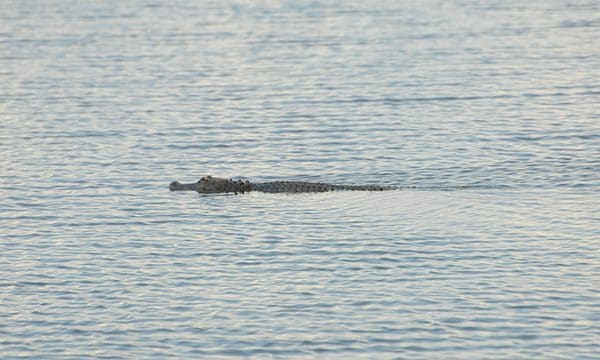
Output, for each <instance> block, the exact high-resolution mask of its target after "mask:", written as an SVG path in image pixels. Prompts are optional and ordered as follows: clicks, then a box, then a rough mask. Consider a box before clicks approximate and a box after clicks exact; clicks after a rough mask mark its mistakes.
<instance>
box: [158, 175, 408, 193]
mask: <svg viewBox="0 0 600 360" xmlns="http://www.w3.org/2000/svg"><path fill="white" fill-rule="evenodd" d="M395 189H397V187H395V186H382V185H337V184H327V183H316V182H305V181H271V182H263V183H251V182H250V181H248V180H241V179H240V180H233V179H225V178H217V177H212V176H210V175H209V176H203V177H202V178H201V179H200V180H198V182H195V183H191V184H182V183H180V182H179V181H173V182H172V183H171V184H170V185H169V190H171V191H185V190H188V191H197V192H199V193H201V194H215V193H234V194H238V193H241V194H243V193H246V192H250V191H260V192H266V193H307V192H326V191H340V190H359V191H384V190H395Z"/></svg>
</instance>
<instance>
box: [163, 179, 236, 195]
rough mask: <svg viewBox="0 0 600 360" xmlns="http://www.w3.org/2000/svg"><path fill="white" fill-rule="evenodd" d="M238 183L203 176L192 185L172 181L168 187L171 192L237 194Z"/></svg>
mask: <svg viewBox="0 0 600 360" xmlns="http://www.w3.org/2000/svg"><path fill="white" fill-rule="evenodd" d="M238 187H239V186H238V183H237V182H234V181H232V180H228V179H223V178H216V177H212V176H210V175H209V176H203V177H202V178H201V179H200V180H198V182H197V183H193V184H182V183H180V182H179V181H173V182H172V183H171V184H170V185H169V190H171V191H184V190H192V191H197V192H199V193H202V194H213V193H223V192H229V191H232V192H237V191H239V190H238V189H237V188H238ZM240 190H241V189H240Z"/></svg>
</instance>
